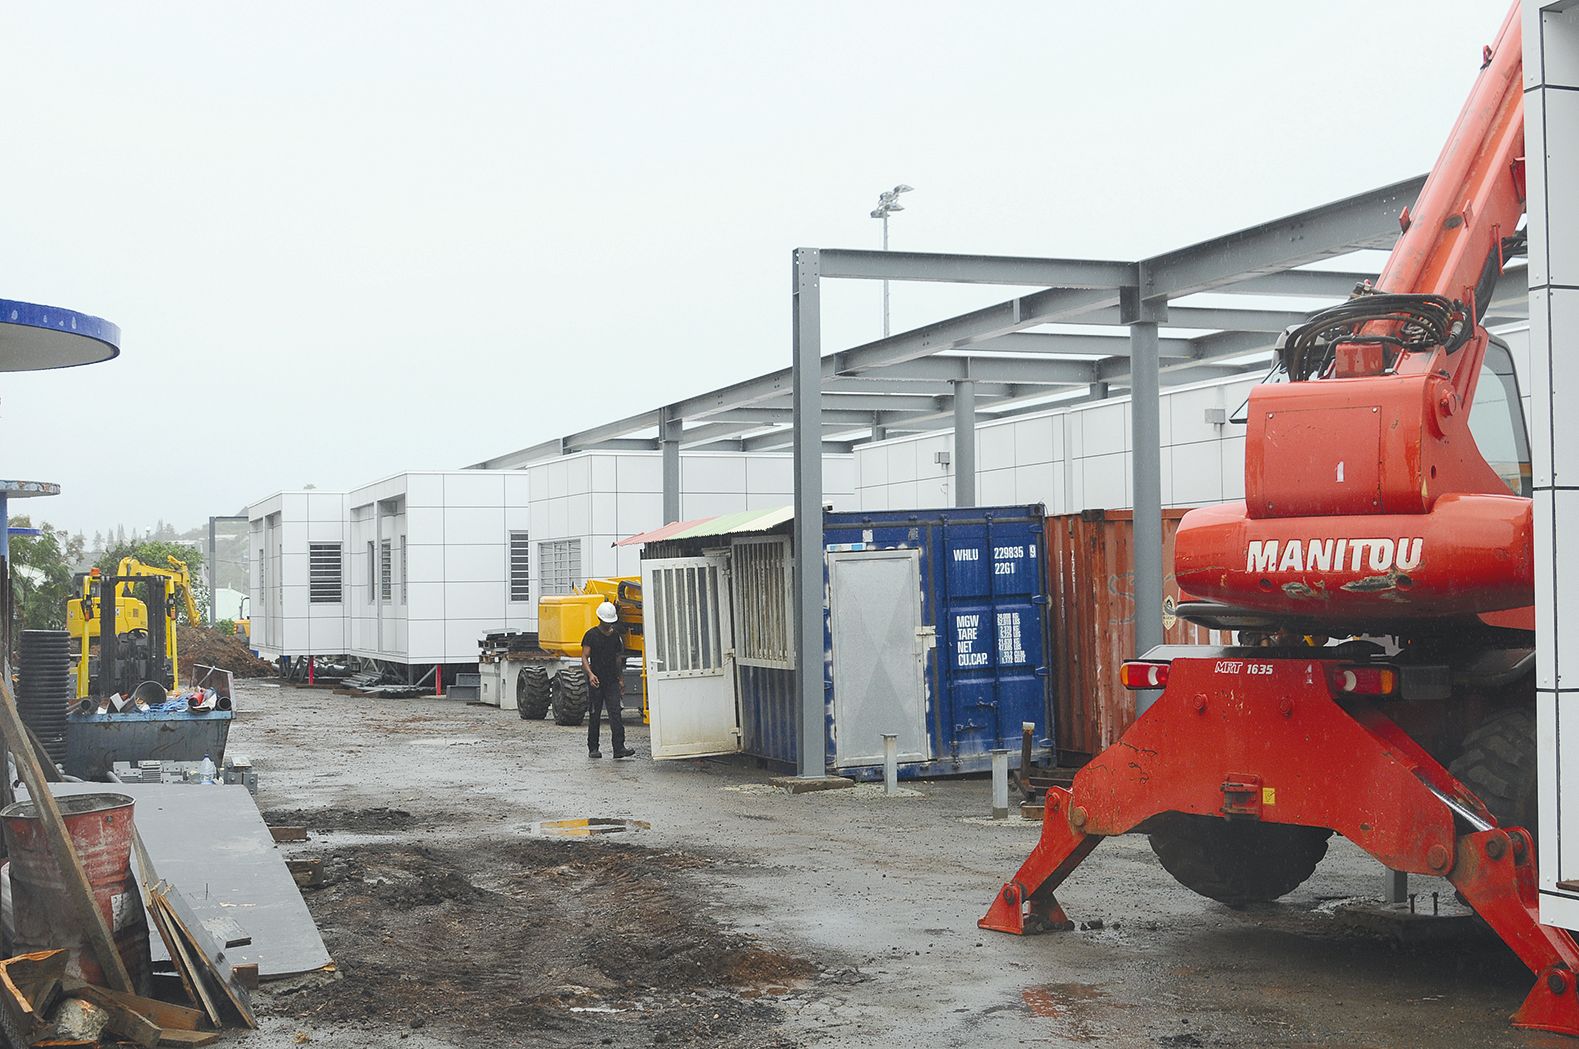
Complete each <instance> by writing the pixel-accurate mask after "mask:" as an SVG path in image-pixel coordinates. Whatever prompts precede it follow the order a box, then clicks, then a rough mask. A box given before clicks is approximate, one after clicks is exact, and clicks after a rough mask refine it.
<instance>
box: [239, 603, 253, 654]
mask: <svg viewBox="0 0 1579 1049" xmlns="http://www.w3.org/2000/svg"><path fill="white" fill-rule="evenodd" d="M248 601H249V599H248V598H245V597H243V598H242V599H241V614H240V615H238V616H237V617H236V637H238V638H240V639H241V643H242V644H243V645H246V646H247V647H248V648H251V647H252V617H251V616H250V615H248V614H247V604H248Z"/></svg>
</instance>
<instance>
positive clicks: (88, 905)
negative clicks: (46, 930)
mask: <svg viewBox="0 0 1579 1049" xmlns="http://www.w3.org/2000/svg"><path fill="white" fill-rule="evenodd" d="M0 736H4V737H5V738H6V740H7V741H9V742H10V744H11V754H12V757H13V759H14V760H15V761H16V767H17V771H18V772H19V773H20V774H21V776H22V782H23V783H25V784H27V793H28V796H29V797H30V798H32V801H33V805H34V807H35V808H36V809H37V810H38V822H39V826H40V828H41V829H42V830H43V831H44V837H45V839H46V840H47V841H48V842H49V851H50V853H51V854H52V855H53V856H54V859H55V865H56V866H57V867H58V868H59V869H60V873H61V881H62V883H63V887H64V889H65V894H66V900H67V906H69V907H70V908H71V916H72V918H73V919H75V922H76V925H77V927H78V931H79V932H81V933H82V935H83V937H84V938H85V939H86V940H87V941H88V946H89V948H90V949H91V950H92V951H93V957H94V959H95V960H96V961H97V962H98V963H99V968H100V969H102V970H103V971H104V978H105V979H106V980H108V981H109V983H110V986H111V987H113V988H114V989H115V990H117V991H130V990H131V989H132V978H131V977H130V976H129V975H127V972H126V965H125V964H124V963H123V962H122V961H121V952H120V951H118V950H116V948H115V937H114V936H113V935H111V933H110V926H109V923H108V922H106V921H105V920H104V913H103V912H102V911H100V910H99V904H98V901H97V900H95V899H94V898H93V887H92V886H91V885H89V884H88V877H87V875H86V874H84V873H83V870H82V860H81V858H80V857H78V856H77V848H76V846H75V845H73V844H72V841H71V835H70V834H69V833H68V832H67V830H66V822H65V820H64V819H62V818H61V815H60V806H59V805H57V804H56V803H55V798H54V796H53V795H52V794H50V792H49V781H48V780H47V779H46V778H45V777H44V770H43V768H42V767H41V766H40V765H39V762H38V755H36V754H34V753H33V748H32V745H31V744H29V743H26V742H24V741H25V740H27V738H28V736H27V726H26V725H24V724H23V723H22V716H21V715H20V714H18V713H17V709H16V698H15V697H14V696H13V695H12V694H11V682H10V681H9V680H6V679H5V676H4V675H0Z"/></svg>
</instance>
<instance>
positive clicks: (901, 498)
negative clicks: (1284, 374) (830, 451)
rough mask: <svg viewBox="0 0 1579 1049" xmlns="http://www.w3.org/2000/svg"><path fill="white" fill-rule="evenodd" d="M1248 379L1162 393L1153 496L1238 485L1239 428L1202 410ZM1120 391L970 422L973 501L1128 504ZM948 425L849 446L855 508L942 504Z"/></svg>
mask: <svg viewBox="0 0 1579 1049" xmlns="http://www.w3.org/2000/svg"><path fill="white" fill-rule="evenodd" d="M1253 385H1254V381H1253V380H1246V379H1238V380H1233V381H1231V382H1223V381H1217V382H1211V383H1202V384H1199V385H1196V386H1186V387H1179V388H1176V389H1170V390H1164V391H1163V395H1162V418H1161V422H1162V427H1161V429H1162V435H1163V448H1162V500H1163V503H1164V504H1165V505H1169V506H1190V505H1197V504H1201V503H1216V502H1222V501H1223V500H1225V499H1234V498H1238V497H1239V496H1240V495H1241V493H1242V492H1243V488H1244V476H1243V474H1244V439H1243V436H1242V435H1243V433H1244V428H1243V427H1240V426H1234V425H1228V426H1219V425H1214V424H1212V423H1208V422H1207V421H1206V410H1207V409H1208V408H1213V407H1218V408H1227V409H1228V411H1229V412H1230V413H1232V412H1233V411H1235V410H1236V409H1237V408H1238V407H1239V405H1240V404H1241V403H1242V402H1243V401H1244V399H1245V397H1246V396H1248V394H1249V391H1250V388H1251V386H1253ZM1129 432H1130V419H1129V399H1128V398H1114V399H1112V400H1108V401H1103V402H1101V403H1097V404H1085V405H1078V406H1075V407H1073V408H1066V409H1061V410H1052V411H1048V412H1043V413H1037V414H1034V415H1026V416H1021V417H1017V418H1014V419H1005V420H1002V421H995V422H984V423H981V424H979V425H978V426H977V427H976V501H977V502H978V503H981V504H982V505H989V504H1015V503H1042V504H1044V505H1045V506H1046V507H1047V511H1048V513H1054V514H1058V513H1073V512H1076V511H1079V510H1086V509H1092V508H1100V509H1120V508H1124V507H1127V506H1129V504H1130V475H1129V470H1130V455H1129V450H1130V449H1129ZM939 452H947V453H949V458H950V459H952V453H953V436H952V434H950V433H948V432H946V431H945V432H941V433H936V434H928V435H923V436H916V437H904V438H897V439H895V440H892V441H884V442H881V443H878V444H873V445H862V446H860V447H857V448H856V451H855V457H854V464H853V465H854V471H855V478H854V480H855V493H856V500H857V503H858V506H859V508H860V509H863V510H901V509H914V508H920V507H925V506H950V505H952V504H953V502H954V466H953V463H952V462H950V463H948V464H946V465H944V464H939V463H938V462H937V455H938V453H939Z"/></svg>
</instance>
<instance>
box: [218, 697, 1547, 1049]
mask: <svg viewBox="0 0 1579 1049" xmlns="http://www.w3.org/2000/svg"><path fill="white" fill-rule="evenodd" d="M240 688H241V689H242V701H241V702H240V703H239V707H240V713H239V714H238V717H237V721H236V724H235V727H234V729H233V732H232V737H231V740H232V742H231V748H232V751H233V752H235V753H244V754H247V755H249V756H250V757H251V758H252V759H253V760H254V762H255V764H256V765H257V767H258V768H259V770H260V774H261V778H262V787H261V791H260V794H259V799H258V800H259V803H260V805H261V806H262V807H263V808H264V809H265V810H266V812H267V813H268V815H269V818H270V820H271V822H276V823H289V824H293V825H300V826H306V827H308V828H309V829H310V830H311V832H312V833H311V838H312V840H311V841H309V842H307V843H304V844H302V845H294V846H287V847H286V848H288V849H289V850H290V851H291V854H292V855H318V856H321V857H322V858H323V859H324V861H325V869H326V875H327V878H326V883H325V884H324V885H323V886H322V887H320V888H318V889H314V890H309V891H308V892H307V893H306V898H307V901H308V905H309V907H310V908H311V909H312V911H313V913H314V914H315V916H316V917H317V919H318V921H319V922H320V924H321V926H322V929H323V933H324V938H325V940H326V942H327V943H328V945H329V947H330V950H331V952H332V953H333V954H334V956H335V958H336V960H337V963H338V965H339V969H340V974H339V976H340V978H339V979H336V980H332V981H328V982H325V981H312V980H304V981H295V982H292V983H288V984H283V985H282V984H275V985H272V986H270V987H268V988H267V989H266V990H265V992H264V993H263V994H262V995H261V996H260V998H261V1001H260V1011H261V1013H262V1016H263V1024H264V1027H263V1030H261V1031H260V1032H258V1033H256V1034H253V1035H250V1036H247V1037H246V1038H244V1039H242V1044H246V1045H268V1046H274V1045H280V1046H287V1045H305V1044H309V1043H312V1044H324V1045H334V1046H369V1047H375V1049H382V1047H386V1046H401V1047H405V1049H430V1047H433V1049H443V1047H452V1046H515V1045H523V1046H524V1045H532V1046H570V1045H614V1046H653V1045H731V1046H747V1047H753V1046H786V1047H787V1046H819V1047H821V1046H841V1047H842V1046H850V1047H861V1049H869V1047H871V1046H874V1045H878V1046H888V1045H906V1046H908V1045H925V1046H928V1047H933V1046H976V1045H983V1044H988V1043H1023V1044H1028V1045H1038V1046H1084V1045H1102V1046H1118V1047H1130V1046H1136V1047H1139V1046H1170V1047H1192V1046H1203V1047H1204V1046H1210V1047H1224V1049H1253V1047H1262V1046H1285V1045H1287V1046H1376V1047H1384V1046H1399V1047H1403V1046H1409V1047H1413V1046H1530V1047H1545V1046H1557V1045H1566V1044H1568V1043H1566V1042H1565V1041H1564V1040H1561V1039H1553V1038H1551V1037H1548V1036H1540V1035H1530V1034H1524V1033H1520V1032H1515V1031H1513V1030H1512V1029H1511V1028H1509V1027H1508V1026H1507V1025H1506V1017H1507V1015H1508V1014H1509V1013H1510V1012H1511V1011H1512V1010H1513V1009H1514V1008H1515V1007H1516V1006H1517V1005H1518V1003H1519V1002H1520V1000H1521V999H1522V998H1523V996H1524V994H1525V993H1526V992H1527V991H1528V989H1529V986H1530V979H1529V977H1528V976H1527V975H1526V974H1525V973H1524V971H1523V970H1522V968H1521V967H1520V966H1519V965H1518V963H1517V962H1516V961H1515V960H1514V959H1513V958H1512V956H1511V955H1509V954H1508V953H1506V952H1505V951H1504V950H1503V949H1502V948H1501V947H1500V945H1498V944H1496V943H1495V942H1492V941H1490V940H1489V939H1488V937H1487V934H1485V933H1484V932H1483V931H1482V930H1480V929H1479V928H1478V927H1477V926H1476V925H1475V924H1474V923H1473V921H1472V920H1470V919H1468V918H1463V917H1456V918H1445V919H1440V920H1437V921H1429V922H1428V921H1427V920H1426V919H1424V918H1423V917H1421V918H1417V919H1416V920H1415V922H1414V923H1410V922H1408V921H1405V920H1403V919H1401V918H1382V919H1378V918H1375V917H1373V916H1372V914H1371V912H1370V910H1368V909H1367V906H1366V901H1367V899H1369V898H1375V897H1377V896H1378V895H1379V893H1380V890H1381V887H1382V872H1381V871H1380V869H1379V868H1378V867H1376V865H1375V864H1374V863H1373V862H1372V861H1370V860H1369V859H1368V858H1367V857H1365V856H1364V855H1363V854H1361V853H1360V852H1359V851H1358V850H1356V849H1354V848H1353V847H1352V846H1350V845H1348V844H1347V843H1346V842H1343V841H1342V840H1334V843H1333V846H1332V849H1331V851H1330V852H1329V855H1328V858H1327V859H1326V860H1324V861H1323V863H1322V865H1321V867H1320V868H1319V869H1318V870H1317V872H1316V875H1315V876H1314V877H1313V878H1312V879H1311V880H1310V881H1309V882H1307V883H1306V885H1304V886H1302V887H1301V888H1300V889H1299V890H1297V891H1296V892H1295V893H1294V894H1292V895H1291V896H1289V897H1288V898H1287V899H1286V900H1285V901H1283V902H1281V903H1279V904H1278V905H1275V906H1272V907H1267V908H1262V909H1259V910H1251V911H1242V912H1236V911H1232V910H1229V909H1227V908H1225V907H1222V906H1220V905H1218V904H1215V903H1212V902H1210V901H1207V900H1203V899H1201V898H1199V897H1196V896H1194V895H1192V894H1190V893H1189V892H1187V891H1185V890H1183V889H1181V888H1179V887H1178V886H1177V885H1175V884H1174V883H1173V882H1172V880H1171V879H1170V878H1169V877H1168V875H1167V874H1166V873H1165V872H1164V871H1162V869H1161V868H1160V866H1159V865H1158V864H1157V862H1156V860H1155V858H1154V857H1153V856H1152V854H1151V851H1150V849H1149V848H1148V847H1147V846H1146V843H1145V841H1144V839H1127V838H1126V839H1117V840H1113V841H1109V842H1106V843H1104V844H1103V846H1102V847H1101V848H1099V849H1098V850H1097V851H1096V852H1095V853H1093V854H1092V856H1091V857H1090V858H1089V859H1088V860H1087V861H1086V863H1085V865H1084V866H1083V867H1082V868H1081V869H1080V870H1079V871H1077V872H1076V874H1075V876H1074V877H1073V878H1072V879H1071V880H1070V882H1069V883H1068V885H1067V886H1066V888H1065V891H1064V892H1063V893H1061V898H1062V899H1063V900H1064V902H1065V903H1066V905H1067V906H1068V908H1069V911H1070V913H1071V916H1072V917H1074V918H1076V919H1077V920H1079V921H1080V922H1082V924H1083V927H1082V928H1080V929H1077V930H1075V931H1074V932H1070V933H1057V934H1050V935H1044V936H1038V937H1026V938H1016V937H1008V936H1002V935H998V934H991V933H983V932H981V931H979V930H978V929H977V928H976V926H975V919H976V918H977V917H979V916H980V914H981V912H982V911H983V910H984V909H985V906H986V904H987V902H988V900H989V899H990V898H991V896H992V894H993V892H994V891H995V890H996V889H997V887H998V886H999V885H1000V884H1001V883H1002V881H1003V880H1004V879H1005V878H1006V877H1008V876H1009V875H1010V874H1012V873H1013V871H1014V870H1015V868H1016V867H1017V866H1018V865H1019V863H1020V862H1021V861H1022V860H1023V859H1024V857H1025V855H1026V853H1027V852H1028V851H1029V849H1030V848H1031V846H1032V845H1033V844H1034V842H1035V838H1036V833H1037V828H1036V827H1035V826H1034V825H1029V824H1024V823H1022V822H1020V821H1017V820H1016V821H1010V822H1009V823H1007V824H1001V823H994V822H993V821H991V820H989V819H986V818H985V816H986V814H987V811H988V807H989V804H990V791H989V785H988V784H987V783H986V782H985V781H982V780H966V781H954V782H936V783H925V784H915V785H913V789H910V790H907V791H906V792H904V796H903V797H900V798H893V799H889V798H884V797H882V796H881V793H880V791H878V790H876V789H874V788H871V787H861V788H856V789H853V790H844V791H833V792H827V793H822V794H812V795H804V796H800V797H789V796H787V795H784V794H781V793H778V792H776V791H773V790H772V789H771V788H769V787H768V786H767V784H766V775H767V774H766V773H765V772H764V771H762V770H760V769H757V768H755V767H754V766H752V765H751V764H749V763H746V762H741V761H733V760H727V761H726V760H719V759H712V760H706V761H694V762H679V763H671V762H665V763H653V762H651V761H650V760H649V759H647V758H646V756H645V755H646V746H645V744H646V735H645V730H644V729H642V728H641V727H640V726H631V728H630V730H629V732H630V738H631V740H632V744H633V745H634V746H635V747H636V748H637V749H638V751H639V752H640V754H641V755H642V756H640V757H638V758H637V759H634V760H631V761H624V762H614V761H610V760H607V759H605V760H603V761H600V762H591V761H588V760H587V758H586V756H585V749H584V729H580V728H562V727H558V726H555V725H553V724H552V723H551V722H532V723H527V722H522V721H520V720H519V719H518V718H516V717H515V715H514V714H513V713H508V712H507V713H501V712H499V711H497V710H493V709H491V708H487V707H476V706H468V705H466V704H464V703H461V702H456V701H452V700H434V699H426V700H409V699H405V700H373V699H356V698H351V697H347V696H340V695H335V694H333V693H331V692H327V691H323V690H308V689H302V688H292V687H271V683H263V682H249V683H246V684H244V685H242V686H240ZM572 817H626V818H632V819H636V820H641V821H645V822H647V823H648V824H650V829H647V830H642V831H632V832H629V833H626V834H622V835H618V836H615V835H610V836H606V837H599V838H591V839H577V840H558V839H550V838H544V837H538V836H534V833H533V831H534V825H535V824H537V822H538V821H542V820H554V819H563V818H572ZM1412 888H1413V889H1414V890H1415V891H1416V892H1417V893H1419V896H1418V905H1419V906H1418V909H1419V910H1420V911H1421V912H1422V913H1423V912H1426V911H1428V910H1429V909H1430V900H1431V893H1432V892H1437V893H1438V894H1439V904H1440V907H1441V909H1442V910H1443V911H1444V912H1452V911H1453V910H1454V906H1453V904H1452V902H1451V899H1450V892H1449V891H1448V889H1447V887H1446V886H1445V883H1441V882H1429V881H1417V882H1416V883H1415V884H1414V885H1413V886H1412Z"/></svg>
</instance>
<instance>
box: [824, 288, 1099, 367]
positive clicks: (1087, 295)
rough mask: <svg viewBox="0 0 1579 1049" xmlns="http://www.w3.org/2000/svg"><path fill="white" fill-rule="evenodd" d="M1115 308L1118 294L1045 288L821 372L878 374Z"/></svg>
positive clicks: (897, 338) (848, 353)
mask: <svg viewBox="0 0 1579 1049" xmlns="http://www.w3.org/2000/svg"><path fill="white" fill-rule="evenodd" d="M1117 302H1118V291H1117V290H1116V289H1109V288H1100V289H1085V288H1049V289H1047V290H1046V291H1038V292H1033V293H1031V294H1029V295H1022V296H1020V297H1019V298H1015V299H1009V300H1008V301H1006V302H1000V303H998V304H996V305H994V306H986V307H983V308H982V309H979V310H973V311H971V312H970V313H962V314H960V315H959V316H957V317H950V318H948V319H947V320H942V321H937V322H936V323H933V324H926V325H923V326H921V327H919V328H912V329H911V330H909V331H902V332H899V333H898V334H895V335H890V336H889V337H888V338H886V339H879V340H877V341H876V342H869V343H866V344H865V345H863V346H856V347H854V348H853V349H848V350H843V351H841V352H839V353H835V354H833V355H832V356H831V357H829V358H828V360H827V361H825V362H824V368H830V362H831V369H830V371H831V374H834V375H847V374H849V373H851V372H859V371H866V370H869V369H872V368H881V367H884V366H885V365H890V364H898V363H902V362H904V361H911V360H915V359H916V358H917V357H925V356H928V355H929V354H934V353H938V352H940V351H942V350H952V349H958V348H959V347H961V346H964V345H966V344H967V343H970V342H972V341H973V340H976V339H984V338H990V337H992V336H994V335H1007V334H1009V333H1010V332H1013V331H1020V330H1021V329H1023V328H1029V327H1032V326H1034V325H1037V324H1051V323H1054V322H1056V321H1062V320H1068V319H1069V318H1071V317H1075V316H1078V315H1079V314H1081V313H1084V312H1087V311H1089V310H1094V309H1101V308H1102V307H1104V306H1110V305H1113V304H1115V303H1117Z"/></svg>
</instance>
